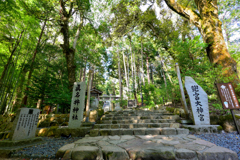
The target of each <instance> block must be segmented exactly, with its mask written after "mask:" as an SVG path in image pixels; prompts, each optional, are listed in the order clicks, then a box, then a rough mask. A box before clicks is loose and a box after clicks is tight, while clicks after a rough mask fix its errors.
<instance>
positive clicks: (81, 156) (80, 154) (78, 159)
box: [71, 146, 99, 160]
mask: <svg viewBox="0 0 240 160" xmlns="http://www.w3.org/2000/svg"><path fill="white" fill-rule="evenodd" d="M98 152H99V149H98V147H95V146H79V147H76V148H74V149H72V156H71V158H72V159H74V160H86V159H87V160H88V159H89V160H90V159H96V158H97V157H98V155H99V153H98Z"/></svg>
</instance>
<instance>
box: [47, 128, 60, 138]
mask: <svg viewBox="0 0 240 160" xmlns="http://www.w3.org/2000/svg"><path fill="white" fill-rule="evenodd" d="M57 129H58V126H53V127H50V128H49V129H48V131H47V136H48V137H51V136H55V135H57V134H56V132H57Z"/></svg>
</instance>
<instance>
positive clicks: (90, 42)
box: [0, 0, 240, 114]
mask: <svg viewBox="0 0 240 160" xmlns="http://www.w3.org/2000/svg"><path fill="white" fill-rule="evenodd" d="M239 45H240V1H239V0H218V1H217V0H211V1H207V0H194V1H193V0H190V1H189V0H157V1H154V0H27V1H26V0H0V112H1V114H6V113H13V112H15V111H16V110H17V109H18V108H21V107H30V108H40V109H43V107H44V106H46V105H50V106H52V107H56V106H59V107H60V109H63V108H68V107H69V106H70V103H71V92H72V88H73V83H74V82H80V81H85V82H86V84H89V83H91V86H92V87H95V88H97V89H99V90H101V91H103V93H104V94H113V95H120V96H121V97H122V100H121V105H125V103H126V101H125V100H126V99H136V100H137V102H138V104H141V98H143V103H144V105H145V106H146V107H154V106H155V105H156V104H162V103H164V102H167V101H170V102H172V103H173V104H174V105H176V104H177V103H179V102H180V91H179V84H178V79H177V74H176V71H175V64H176V63H178V64H179V67H180V71H181V76H182V79H183V80H184V77H185V76H191V77H192V78H193V79H194V80H195V81H196V82H197V83H198V84H199V85H200V86H202V88H203V89H204V90H205V91H206V92H207V94H208V96H209V101H210V102H211V103H212V106H211V107H214V108H216V109H218V110H221V103H220V100H219V98H218V96H217V95H218V94H217V88H216V86H215V84H216V83H218V82H232V83H233V86H234V88H235V91H236V93H237V96H238V98H240V85H239V82H240V80H239V76H240V75H239V74H238V73H239V72H238V71H239V69H240V64H239V60H240V47H239ZM89 77H90V78H89ZM89 80H90V81H89ZM141 96H142V97H141Z"/></svg>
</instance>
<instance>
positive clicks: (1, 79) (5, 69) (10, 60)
mask: <svg viewBox="0 0 240 160" xmlns="http://www.w3.org/2000/svg"><path fill="white" fill-rule="evenodd" d="M23 32H24V31H22V32H21V33H20V35H19V37H18V39H17V41H16V44H15V45H14V48H13V49H12V51H11V55H10V57H9V58H8V61H7V64H6V65H5V66H4V69H3V72H2V75H1V78H0V89H1V88H2V85H3V79H4V76H5V74H6V73H7V69H8V67H9V65H10V63H11V62H12V58H13V55H14V53H15V51H16V50H17V47H18V46H19V43H20V41H21V38H22V34H23Z"/></svg>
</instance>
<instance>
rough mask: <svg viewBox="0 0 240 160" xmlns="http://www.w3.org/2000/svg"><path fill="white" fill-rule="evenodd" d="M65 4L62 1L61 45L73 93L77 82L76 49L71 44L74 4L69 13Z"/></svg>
mask: <svg viewBox="0 0 240 160" xmlns="http://www.w3.org/2000/svg"><path fill="white" fill-rule="evenodd" d="M65 3H66V2H64V1H63V0H60V17H61V18H60V20H61V25H60V26H61V33H62V35H63V42H64V43H63V44H61V47H62V49H63V54H64V55H65V58H66V61H67V71H68V81H69V86H68V88H69V90H70V91H72V88H73V84H74V82H76V75H75V70H76V65H75V59H74V55H75V50H74V48H71V47H70V44H69V39H70V35H69V26H68V24H69V18H70V17H71V16H72V9H73V2H70V8H69V11H68V12H67V10H66V7H65Z"/></svg>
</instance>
